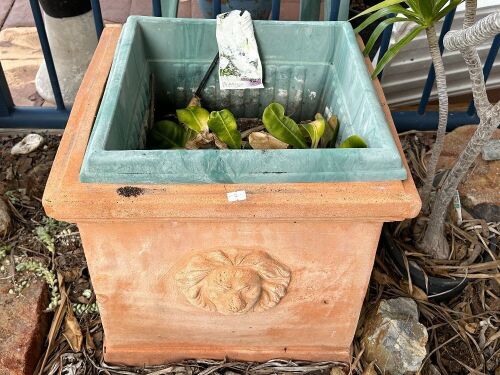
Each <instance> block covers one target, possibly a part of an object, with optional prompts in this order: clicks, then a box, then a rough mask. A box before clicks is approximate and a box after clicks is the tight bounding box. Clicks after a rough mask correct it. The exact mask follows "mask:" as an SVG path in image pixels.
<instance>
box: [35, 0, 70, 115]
mask: <svg viewBox="0 0 500 375" xmlns="http://www.w3.org/2000/svg"><path fill="white" fill-rule="evenodd" d="M30 5H31V11H32V12H33V18H34V19H35V26H36V30H37V32H38V38H39V39H40V45H41V47H42V52H43V57H44V59H45V64H46V66H47V71H48V73H49V79H50V85H51V86H52V91H53V92H54V99H55V101H56V106H57V109H58V110H64V109H65V107H64V101H63V98H62V94H61V87H60V86H59V80H58V79H57V72H56V67H55V65H54V60H53V59H52V52H51V51H50V45H49V39H48V38H47V31H46V30H45V25H44V23H43V17H42V11H41V10H40V4H39V3H38V0H30Z"/></svg>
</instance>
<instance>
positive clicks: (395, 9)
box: [354, 5, 420, 33]
mask: <svg viewBox="0 0 500 375" xmlns="http://www.w3.org/2000/svg"><path fill="white" fill-rule="evenodd" d="M391 14H402V15H404V16H406V18H408V19H409V20H410V21H413V22H416V23H419V22H420V20H419V19H418V16H417V15H416V14H415V13H414V12H412V11H411V10H410V9H406V8H403V7H402V6H401V5H391V6H390V7H387V8H383V9H380V10H378V11H377V12H375V13H373V14H371V15H370V16H369V17H368V18H367V19H366V20H364V21H363V22H362V23H361V24H360V25H359V26H358V27H356V29H354V31H355V32H357V33H359V32H361V31H363V30H364V29H365V28H367V27H368V26H370V25H371V24H372V23H374V22H375V21H377V20H378V19H379V18H382V17H385V16H389V15H391Z"/></svg>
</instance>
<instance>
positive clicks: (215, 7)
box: [213, 0, 221, 18]
mask: <svg viewBox="0 0 500 375" xmlns="http://www.w3.org/2000/svg"><path fill="white" fill-rule="evenodd" d="M213 10H214V12H213V13H214V18H217V15H218V14H220V13H221V4H220V0H213Z"/></svg>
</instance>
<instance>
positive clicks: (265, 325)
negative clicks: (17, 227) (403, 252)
mask: <svg viewBox="0 0 500 375" xmlns="http://www.w3.org/2000/svg"><path fill="white" fill-rule="evenodd" d="M119 33H120V30H119V29H118V28H107V29H105V30H104V33H103V34H102V38H101V40H100V43H99V46H98V48H97V51H96V53H95V56H94V58H93V60H92V63H91V65H90V67H89V69H88V71H87V74H86V76H85V78H84V81H83V84H82V86H81V88H80V91H79V92H78V95H77V98H76V101H75V104H74V106H73V109H72V113H71V116H70V119H69V122H68V124H67V127H66V130H65V132H64V136H63V139H62V141H61V144H60V147H59V150H58V153H57V156H56V159H55V161H54V165H53V168H52V171H51V174H50V177H49V181H48V183H47V187H46V190H45V194H44V198H43V203H44V207H45V209H46V211H47V214H48V215H50V216H52V217H55V218H57V219H59V220H65V221H69V222H75V223H77V224H78V227H79V230H80V233H81V236H82V241H83V246H84V250H85V255H86V257H87V261H88V266H89V270H90V273H91V277H92V282H93V285H94V288H95V291H96V296H97V301H98V304H99V309H100V312H101V315H102V322H103V325H104V330H105V335H106V337H105V359H106V360H107V361H109V362H115V363H124V364H128V365H143V364H159V363H164V362H168V361H175V360H181V359H186V358H224V357H226V356H227V357H230V358H232V359H238V360H257V361H264V360H269V359H272V358H295V359H304V360H340V361H349V348H350V345H351V341H352V339H353V336H354V332H355V328H356V324H357V321H358V317H359V313H360V309H361V305H362V302H363V298H364V295H365V293H366V289H367V285H368V281H369V278H370V273H371V269H372V265H373V261H374V257H375V252H376V248H377V243H378V240H379V236H380V231H381V227H382V224H383V223H384V222H387V221H394V220H402V219H404V218H409V217H413V216H415V215H417V213H418V212H419V209H420V199H419V197H418V194H417V191H416V189H415V185H414V183H413V181H412V179H411V177H409V178H408V179H407V180H405V181H383V182H333V183H280V184H201V185H196V184H191V185H175V184H161V185H154V184H137V185H133V186H124V185H121V184H100V183H82V182H80V176H79V175H80V169H81V166H82V160H83V157H84V154H85V150H86V146H87V144H88V140H89V136H90V132H91V129H92V126H93V122H94V119H95V116H96V113H97V110H98V108H99V104H100V100H101V97H102V95H103V91H104V86H105V83H106V78H107V76H108V73H109V70H110V66H111V63H112V59H113V54H114V50H115V47H116V43H117V40H118V36H119ZM367 65H368V62H367ZM374 85H375V87H376V90H377V92H378V95H379V98H380V102H381V103H382V105H383V108H384V111H385V115H386V118H387V121H388V123H389V125H390V130H391V132H392V134H393V136H394V140H395V142H396V144H397V146H398V149H399V152H400V153H401V156H402V158H403V160H404V156H403V154H402V151H401V146H400V144H399V141H398V138H397V134H396V131H395V129H394V125H393V122H392V119H391V117H390V112H389V110H388V108H387V105H386V104H385V99H384V97H383V93H382V91H381V89H380V85H379V83H378V82H374ZM404 165H405V168H407V165H406V163H405V162H404ZM407 173H408V176H410V173H409V171H408V170H407ZM241 190H244V191H246V200H243V201H236V202H229V201H228V198H227V193H228V192H233V191H241Z"/></svg>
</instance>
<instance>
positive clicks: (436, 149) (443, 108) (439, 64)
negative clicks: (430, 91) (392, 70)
mask: <svg viewBox="0 0 500 375" xmlns="http://www.w3.org/2000/svg"><path fill="white" fill-rule="evenodd" d="M426 33H427V43H428V44H429V52H430V54H431V58H432V63H433V64H434V71H435V73H436V86H437V91H438V99H439V122H438V129H437V134H436V142H435V143H434V146H433V148H432V153H431V158H430V160H429V164H428V165H427V176H426V179H425V182H424V186H423V188H422V193H421V196H422V201H423V202H422V209H423V211H424V213H425V212H428V210H429V200H430V195H431V191H432V184H433V182H434V177H435V175H436V166H437V162H438V160H439V156H440V155H441V150H442V149H443V144H444V136H445V133H446V124H447V122H448V93H447V88H446V73H445V71H444V64H443V59H442V57H441V53H440V51H439V43H438V39H437V36H436V30H435V28H434V25H432V26H429V27H428V28H427V29H426Z"/></svg>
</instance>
